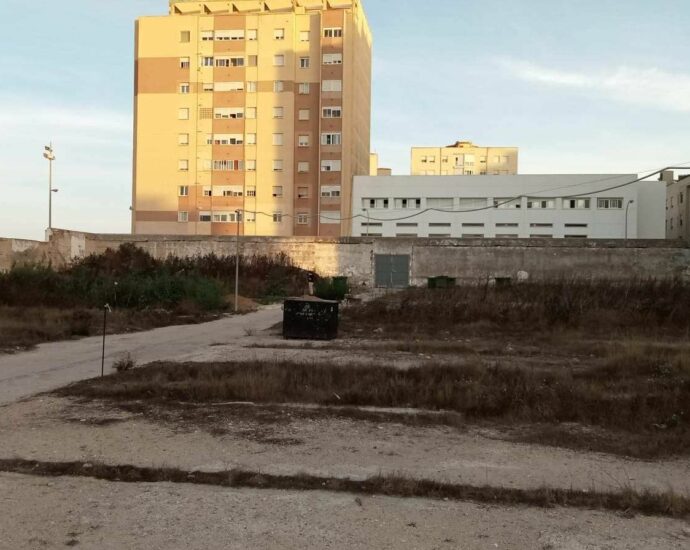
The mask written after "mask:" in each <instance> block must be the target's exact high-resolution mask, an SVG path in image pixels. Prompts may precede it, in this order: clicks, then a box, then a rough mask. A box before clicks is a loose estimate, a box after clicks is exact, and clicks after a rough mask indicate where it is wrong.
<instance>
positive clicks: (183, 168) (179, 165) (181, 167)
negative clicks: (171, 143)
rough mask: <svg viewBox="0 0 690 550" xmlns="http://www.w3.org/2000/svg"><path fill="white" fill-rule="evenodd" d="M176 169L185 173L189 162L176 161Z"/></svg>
mask: <svg viewBox="0 0 690 550" xmlns="http://www.w3.org/2000/svg"><path fill="white" fill-rule="evenodd" d="M177 169H178V170H180V171H182V172H187V171H188V170H189V161H188V160H178V161H177Z"/></svg>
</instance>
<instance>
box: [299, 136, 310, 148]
mask: <svg viewBox="0 0 690 550" xmlns="http://www.w3.org/2000/svg"><path fill="white" fill-rule="evenodd" d="M297 145H298V146H299V147H309V136H299V137H298V138H297Z"/></svg>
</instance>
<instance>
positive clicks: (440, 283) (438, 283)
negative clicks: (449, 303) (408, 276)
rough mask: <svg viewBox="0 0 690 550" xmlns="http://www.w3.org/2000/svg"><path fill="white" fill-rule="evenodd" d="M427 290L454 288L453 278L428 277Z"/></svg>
mask: <svg viewBox="0 0 690 550" xmlns="http://www.w3.org/2000/svg"><path fill="white" fill-rule="evenodd" d="M428 283H429V288H451V287H454V286H455V278H453V277H429V281H428Z"/></svg>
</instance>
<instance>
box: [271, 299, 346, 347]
mask: <svg viewBox="0 0 690 550" xmlns="http://www.w3.org/2000/svg"><path fill="white" fill-rule="evenodd" d="M337 337H338V302H335V301H331V300H320V299H319V298H314V297H305V298H288V299H287V300H285V303H284V304H283V338H286V339H290V340H335V339H336V338H337Z"/></svg>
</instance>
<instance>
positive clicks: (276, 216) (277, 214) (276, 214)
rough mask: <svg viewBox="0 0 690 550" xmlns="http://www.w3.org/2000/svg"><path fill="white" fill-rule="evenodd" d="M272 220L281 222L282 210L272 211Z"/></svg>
mask: <svg viewBox="0 0 690 550" xmlns="http://www.w3.org/2000/svg"><path fill="white" fill-rule="evenodd" d="M273 222H274V223H282V222H283V213H282V212H273Z"/></svg>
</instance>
